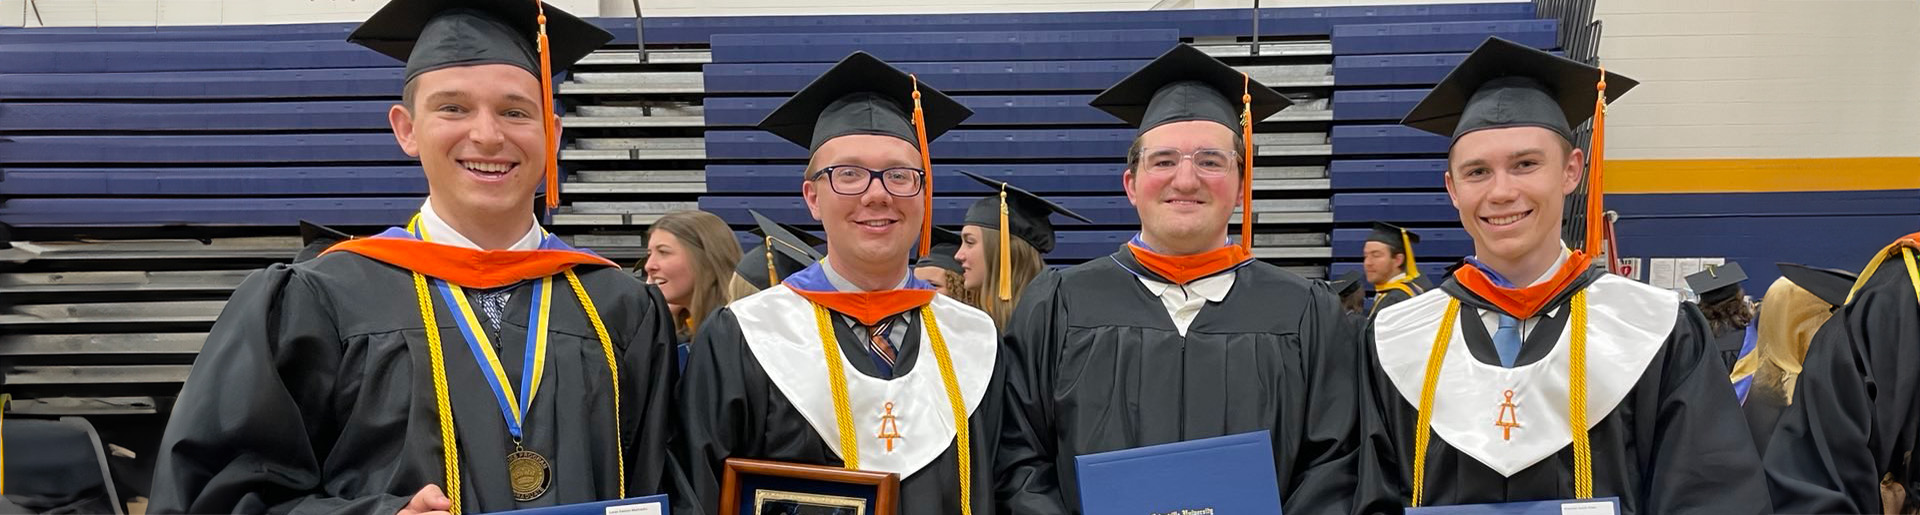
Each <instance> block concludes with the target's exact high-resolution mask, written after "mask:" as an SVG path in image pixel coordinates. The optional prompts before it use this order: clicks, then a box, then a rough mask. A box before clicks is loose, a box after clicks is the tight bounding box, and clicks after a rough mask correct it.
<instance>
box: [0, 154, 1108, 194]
mask: <svg viewBox="0 0 1920 515" xmlns="http://www.w3.org/2000/svg"><path fill="white" fill-rule="evenodd" d="M800 168H801V165H798V164H773V165H709V166H707V192H708V193H713V194H727V193H788V194H797V193H798V192H799V191H800V177H801V169H800ZM1125 168H1126V166H1125V165H1124V164H1122V163H1120V162H1118V161H1116V162H1114V163H1106V164H1081V163H1075V164H1018V165H1008V164H959V165H949V164H935V165H934V167H933V169H934V180H933V191H934V196H935V197H941V196H948V195H972V196H982V195H986V194H988V193H991V191H990V190H989V189H988V188H987V187H986V186H985V185H983V184H980V183H979V182H978V181H975V180H973V179H968V178H966V177H965V176H962V175H960V174H958V173H954V171H955V170H965V171H968V172H973V173H976V174H980V175H985V176H987V177H992V178H995V179H999V180H1003V181H1007V182H1010V183H1012V184H1014V185H1016V186H1019V187H1021V188H1023V189H1026V190H1027V191H1032V192H1036V193H1112V192H1115V191H1119V190H1120V178H1121V173H1122V172H1124V171H1125ZM0 186H3V185H0Z"/></svg>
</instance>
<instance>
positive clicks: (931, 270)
mask: <svg viewBox="0 0 1920 515" xmlns="http://www.w3.org/2000/svg"><path fill="white" fill-rule="evenodd" d="M962 241H964V239H963V238H962V237H961V236H960V233H957V232H953V230H952V229H947V228H945V227H940V226H934V228H933V247H932V248H931V249H930V250H928V251H927V255H924V256H920V259H919V260H916V261H914V262H913V276H914V277H917V278H919V279H920V280H922V281H926V282H927V284H929V285H932V286H933V289H934V290H935V291H938V292H940V294H941V295H946V296H948V297H953V299H954V300H958V301H960V302H964V303H966V304H967V305H969V306H973V307H975V308H978V307H980V303H979V302H978V301H977V300H975V297H974V295H973V289H972V288H968V287H967V278H966V273H967V270H966V267H964V266H961V265H960V260H959V259H956V256H957V255H958V254H959V252H960V245H961V242H962Z"/></svg>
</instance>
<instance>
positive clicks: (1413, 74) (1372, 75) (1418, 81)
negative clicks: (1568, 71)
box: [1333, 50, 1566, 87]
mask: <svg viewBox="0 0 1920 515" xmlns="http://www.w3.org/2000/svg"><path fill="white" fill-rule="evenodd" d="M1551 53H1552V54H1553V55H1558V56H1565V55H1566V54H1565V53H1564V52H1561V51H1558V50H1555V51H1553V52H1551ZM1466 58H1467V54H1405V55H1340V56H1334V58H1333V85H1334V86H1335V87H1347V86H1431V85H1433V84H1434V83H1437V82H1440V79H1444V78H1446V77H1447V72H1450V71H1453V67H1454V66H1458V65H1459V64H1460V61H1461V60H1464V59H1466Z"/></svg>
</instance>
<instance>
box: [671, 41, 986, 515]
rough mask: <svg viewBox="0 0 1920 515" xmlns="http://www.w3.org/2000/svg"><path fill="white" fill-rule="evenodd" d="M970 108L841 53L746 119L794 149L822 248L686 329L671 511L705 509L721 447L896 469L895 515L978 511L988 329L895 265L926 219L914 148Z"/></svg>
mask: <svg viewBox="0 0 1920 515" xmlns="http://www.w3.org/2000/svg"><path fill="white" fill-rule="evenodd" d="M916 87H917V88H918V92H919V97H918V99H917V100H916V98H915V97H914V92H915V90H916ZM917 106H924V110H923V111H922V114H923V115H924V116H915V115H914V111H915V108H916V107H917ZM971 114H972V112H971V111H968V110H967V108H965V107H962V106H961V105H960V104H959V103H958V102H956V101H954V100H953V99H952V98H949V97H947V96H946V95H944V94H941V93H940V92H939V91H937V90H935V89H933V88H931V87H928V86H927V85H925V84H916V83H915V82H914V80H913V79H912V78H911V77H910V76H908V75H907V74H906V73H904V72H901V71H900V70H898V69H896V68H894V67H892V66H890V65H888V64H887V63H885V62H882V61H880V60H879V59H876V58H874V57H873V56H871V55H868V54H866V53H864V52H855V53H854V54H853V55H850V56H848V57H847V58H846V59H843V60H841V61H840V63H839V64H837V65H834V67H833V68H831V69H829V70H828V71H827V72H826V73H825V74H823V75H821V76H820V77H819V78H817V79H815V80H814V81H813V83H812V84H809V85H807V87H806V88H805V89H802V90H800V92H799V93H796V94H794V96H793V98H791V99H789V100H788V101H787V102H786V103H785V104H783V105H781V106H780V107H779V108H777V109H775V110H774V112H773V113H772V114H769V115H767V118H766V120H764V121H762V122H761V123H760V127H761V128H762V129H766V130H768V131H770V132H772V133H774V134H775V135H778V136H780V137H782V138H785V139H787V140H788V141H791V142H793V143H794V144H796V145H801V146H805V147H807V148H808V149H810V150H811V158H810V160H809V161H808V163H807V168H806V171H805V175H803V176H802V177H800V178H801V186H800V192H801V195H802V196H803V197H805V199H806V204H807V209H808V211H809V212H811V213H812V215H813V217H814V218H815V219H817V220H819V221H820V223H821V225H824V226H825V227H826V232H827V255H826V257H825V258H824V259H823V260H821V261H820V262H818V263H813V264H811V266H809V267H807V268H806V269H804V270H801V271H799V272H798V273H795V274H793V275H792V276H790V277H787V278H786V279H785V280H784V281H782V282H781V283H780V284H778V285H774V286H772V287H770V288H767V289H765V290H763V291H761V292H760V293H757V294H754V295H753V296H750V297H747V298H744V299H740V300H737V301H734V303H733V304H731V305H729V306H728V307H726V308H724V309H721V310H720V311H718V312H717V313H716V314H715V315H714V316H713V318H712V319H710V320H708V321H707V323H706V324H705V325H704V326H703V327H702V328H701V329H700V332H699V334H698V335H697V336H695V338H694V342H693V349H692V351H691V356H690V357H689V360H688V363H687V370H686V378H685V379H684V380H683V381H681V383H680V388H681V392H680V395H681V397H680V399H681V402H682V403H683V404H682V407H683V408H684V409H683V410H682V416H681V428H682V431H681V433H680V435H679V438H680V441H679V443H677V444H676V445H675V456H676V458H677V459H679V460H680V463H682V464H683V465H684V466H685V467H687V470H688V472H687V475H688V479H689V483H690V484H689V486H690V488H691V491H688V492H685V493H684V494H683V495H680V496H679V499H676V501H675V504H676V507H675V510H674V511H675V512H683V513H717V512H718V510H719V508H720V504H719V503H720V495H721V489H722V486H723V484H722V482H723V481H724V478H723V474H724V473H725V470H726V469H725V466H726V460H727V459H728V458H748V459H759V460H774V461H785V462H795V463H804V464H810V465H823V466H832V467H845V468H848V469H859V470H867V471H877V472H892V473H896V474H899V476H900V501H899V503H900V506H899V508H900V512H901V513H913V514H928V515H939V514H960V513H981V514H985V513H993V512H994V510H993V505H992V501H993V499H992V496H991V495H989V492H991V491H992V490H991V486H992V483H991V482H989V481H988V478H989V477H990V475H989V472H991V470H992V469H991V467H990V466H991V463H992V456H993V452H992V449H993V447H994V445H995V443H996V442H995V440H994V439H993V438H992V435H995V434H997V432H998V431H999V423H998V420H999V418H1000V409H999V405H998V404H997V402H998V400H999V398H1000V397H999V387H998V385H999V383H1000V382H1001V381H1000V380H999V378H1000V376H1001V373H1000V372H999V370H1000V367H1001V363H1000V362H999V360H998V359H997V353H998V343H999V340H998V338H997V336H996V335H997V334H998V333H997V332H996V331H995V329H994V326H993V321H992V319H990V318H988V317H987V315H986V314H985V313H982V312H980V310H977V309H974V308H972V307H969V306H967V305H965V304H963V303H961V302H959V301H956V300H953V299H950V298H947V297H946V296H943V295H938V294H936V293H935V292H934V291H933V289H932V287H931V286H929V285H928V284H926V283H925V282H922V281H920V280H918V279H915V278H914V277H913V275H912V274H911V273H910V271H909V270H908V267H907V263H908V258H909V256H911V255H912V253H913V248H914V243H915V242H916V241H918V239H919V238H920V237H921V236H922V234H921V231H922V225H921V224H922V222H923V221H924V219H925V217H927V216H931V213H928V212H927V209H926V204H925V203H926V201H927V196H928V195H929V194H930V192H929V191H927V189H926V184H927V176H926V171H925V169H926V163H927V158H926V156H925V155H924V154H923V150H922V149H921V145H920V142H925V141H931V140H932V139H934V138H937V137H939V136H940V135H941V134H942V133H944V132H946V131H947V130H948V129H951V128H953V127H954V126H956V125H959V124H960V122H961V121H962V120H964V119H966V117H967V116H970V115H971ZM915 119H923V120H924V125H922V126H920V127H915V126H914V123H913V120H915ZM829 335H830V336H829ZM829 338H831V341H827V340H828V339H829ZM750 500H751V499H749V501H750Z"/></svg>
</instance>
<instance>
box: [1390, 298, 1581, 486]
mask: <svg viewBox="0 0 1920 515" xmlns="http://www.w3.org/2000/svg"><path fill="white" fill-rule="evenodd" d="M1458 318H1460V299H1451V300H1448V301H1447V312H1446V313H1445V314H1444V315H1441V319H1440V332H1439V333H1438V334H1436V335H1434V339H1433V350H1432V351H1431V352H1430V353H1429V354H1428V355H1427V375H1426V379H1425V380H1424V381H1423V382H1422V383H1421V385H1420V413H1419V415H1418V416H1417V417H1415V422H1414V429H1413V431H1414V433H1413V498H1412V499H1411V501H1412V503H1413V504H1412V507H1414V508H1418V507H1420V501H1421V499H1422V498H1424V497H1425V493H1426V491H1425V490H1426V479H1427V443H1428V441H1429V440H1430V438H1431V434H1432V433H1433V394H1434V391H1435V390H1437V389H1438V388H1437V387H1438V386H1439V384H1440V364H1441V362H1443V361H1446V358H1447V345H1448V344H1450V343H1452V342H1453V322H1454V320H1455V319H1458ZM1572 323H1573V337H1572V338H1571V340H1572V341H1571V342H1569V343H1570V345H1571V348H1570V349H1568V351H1569V352H1570V353H1571V354H1572V356H1569V359H1568V360H1567V369H1568V370H1567V381H1568V391H1567V419H1568V427H1570V428H1572V430H1573V492H1574V497H1575V498H1578V499H1591V498H1593V448H1592V445H1591V444H1590V443H1589V442H1588V441H1587V292H1585V291H1581V292H1579V293H1575V294H1573V322H1572Z"/></svg>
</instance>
